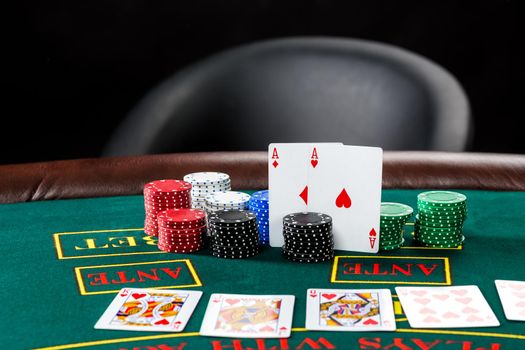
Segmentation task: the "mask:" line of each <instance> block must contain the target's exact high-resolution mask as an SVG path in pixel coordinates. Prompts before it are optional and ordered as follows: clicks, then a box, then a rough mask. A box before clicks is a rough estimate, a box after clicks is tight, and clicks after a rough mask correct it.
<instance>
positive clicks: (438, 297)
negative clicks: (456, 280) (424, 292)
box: [433, 294, 448, 301]
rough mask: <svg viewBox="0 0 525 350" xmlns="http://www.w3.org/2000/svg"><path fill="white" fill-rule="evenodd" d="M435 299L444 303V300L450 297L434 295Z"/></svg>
mask: <svg viewBox="0 0 525 350" xmlns="http://www.w3.org/2000/svg"><path fill="white" fill-rule="evenodd" d="M433 297H434V298H436V299H439V300H441V301H444V300H447V299H448V295H446V294H434V295H433Z"/></svg>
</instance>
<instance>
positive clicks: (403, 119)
mask: <svg viewBox="0 0 525 350" xmlns="http://www.w3.org/2000/svg"><path fill="white" fill-rule="evenodd" d="M470 132H471V118H470V108H469V102H468V99H467V97H466V95H465V93H464V91H463V89H462V88H461V86H460V84H459V83H458V82H457V80H456V79H455V78H454V77H453V76H452V75H451V74H450V73H448V72H447V71H446V70H444V69H443V68H441V67H440V66H438V65H437V64H435V63H433V62H431V61H429V60H428V59H426V58H423V57H421V56H419V55H416V54H414V53H411V52H408V51H406V50H403V49H400V48H397V47H393V46H391V45H386V44H382V43H375V42H370V41H364V40H353V39H340V38H322V37H321V38H317V37H316V38H289V39H278V40H270V41H264V42H259V43H254V44H250V45H246V46H242V47H239V48H234V49H231V50H228V51H225V52H223V53H219V54H216V55H214V56H212V57H210V58H208V59H205V60H204V61H201V62H199V63H196V64H193V65H191V66H189V67H187V68H186V69H184V70H182V71H180V72H179V73H177V74H175V75H174V76H172V77H171V78H169V79H167V80H166V81H164V82H163V83H162V84H160V85H159V86H158V87H156V88H154V89H153V90H152V91H151V92H150V93H148V94H147V95H146V97H145V98H144V99H143V100H142V101H141V102H140V103H139V104H138V106H137V107H136V108H135V109H133V110H132V111H131V112H130V114H129V115H128V116H127V117H126V118H125V120H124V121H123V122H122V124H121V125H120V126H119V128H118V129H117V130H116V132H115V133H114V135H113V136H112V138H111V140H109V142H108V144H107V146H106V149H105V151H104V155H138V154H153V153H167V152H194V151H229V150H238V151H242V150H264V149H266V148H267V145H268V144H269V143H271V142H307V141H308V142H321V141H340V142H343V143H345V144H353V145H370V146H380V147H383V148H384V149H387V150H441V151H464V150H465V149H466V148H467V146H468V143H469V136H470Z"/></svg>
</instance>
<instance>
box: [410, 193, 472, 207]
mask: <svg viewBox="0 0 525 350" xmlns="http://www.w3.org/2000/svg"><path fill="white" fill-rule="evenodd" d="M417 200H418V202H423V203H431V204H432V205H435V206H454V205H461V204H463V203H464V202H465V201H466V200H467V197H466V196H465V195H464V194H462V193H458V192H452V191H428V192H423V193H420V194H418V196H417Z"/></svg>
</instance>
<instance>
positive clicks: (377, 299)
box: [306, 288, 396, 332]
mask: <svg viewBox="0 0 525 350" xmlns="http://www.w3.org/2000/svg"><path fill="white" fill-rule="evenodd" d="M306 300H307V302H306V329H310V330H325V331H358V332H367V331H395V330H396V320H395V317H394V307H393V303H392V295H391V293H390V290H389V289H353V290H342V289H315V288H311V289H308V291H307V293H306Z"/></svg>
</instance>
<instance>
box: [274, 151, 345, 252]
mask: <svg viewBox="0 0 525 350" xmlns="http://www.w3.org/2000/svg"><path fill="white" fill-rule="evenodd" d="M320 144H321V145H322V144H323V143H320ZM309 145H310V144H308V143H272V144H270V145H269V146H268V188H269V189H270V191H269V226H270V227H269V229H270V246H272V247H281V246H282V245H283V244H284V238H283V233H282V231H283V230H282V229H283V223H282V220H283V217H284V216H285V215H288V214H291V213H297V212H303V211H307V208H308V202H309V191H310V188H309V185H308V181H307V160H308V159H309V157H310V154H309V151H310V147H309ZM338 145H341V143H339V144H338Z"/></svg>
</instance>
